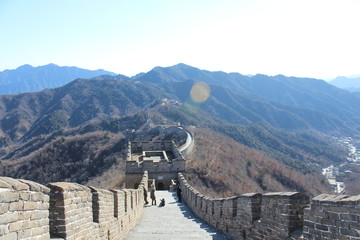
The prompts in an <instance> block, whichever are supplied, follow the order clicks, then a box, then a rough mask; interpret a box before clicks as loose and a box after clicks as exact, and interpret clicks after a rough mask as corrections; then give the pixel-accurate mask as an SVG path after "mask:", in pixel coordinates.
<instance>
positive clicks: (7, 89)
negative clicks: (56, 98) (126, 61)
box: [0, 64, 116, 95]
mask: <svg viewBox="0 0 360 240" xmlns="http://www.w3.org/2000/svg"><path fill="white" fill-rule="evenodd" d="M99 75H116V74H115V73H112V72H108V71H105V70H102V69H99V70H87V69H82V68H78V67H60V66H57V65H55V64H48V65H44V66H39V67H33V66H31V65H28V64H26V65H23V66H20V67H18V68H16V69H12V70H5V71H2V72H0V95H3V94H14V93H22V92H35V91H40V90H43V89H46V88H55V87H60V86H63V85H65V84H67V83H69V82H71V81H73V80H74V79H76V78H92V77H96V76H99Z"/></svg>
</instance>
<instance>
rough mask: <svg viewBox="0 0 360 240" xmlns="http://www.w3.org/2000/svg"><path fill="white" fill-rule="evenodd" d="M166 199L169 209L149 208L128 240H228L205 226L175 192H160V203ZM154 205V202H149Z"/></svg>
mask: <svg viewBox="0 0 360 240" xmlns="http://www.w3.org/2000/svg"><path fill="white" fill-rule="evenodd" d="M161 198H165V202H166V204H165V207H158V206H151V205H145V208H144V214H143V218H142V220H141V222H140V223H139V225H138V226H136V227H135V228H134V229H133V230H132V231H130V232H129V234H128V235H127V236H126V237H125V239H126V240H140V239H141V240H155V239H159V240H160V239H161V240H191V239H198V240H200V239H201V240H206V239H216V240H228V239H230V238H227V237H226V236H225V235H224V234H221V233H219V232H218V231H217V230H216V229H214V228H213V227H211V226H209V225H208V224H206V223H204V222H202V221H201V220H200V219H199V218H197V217H196V216H195V214H194V213H193V212H192V211H191V210H190V208H189V207H188V206H187V205H185V204H183V203H178V202H176V200H177V197H176V193H175V192H170V191H156V200H157V204H159V202H160V199H161ZM149 202H150V204H151V199H150V198H149Z"/></svg>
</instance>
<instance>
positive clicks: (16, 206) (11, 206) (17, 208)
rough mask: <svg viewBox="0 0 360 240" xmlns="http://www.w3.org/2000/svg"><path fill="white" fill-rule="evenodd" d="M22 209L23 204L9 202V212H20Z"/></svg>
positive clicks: (20, 202)
mask: <svg viewBox="0 0 360 240" xmlns="http://www.w3.org/2000/svg"><path fill="white" fill-rule="evenodd" d="M23 209H24V202H22V201H19V202H11V203H10V204H9V211H11V212H13V211H21V210H23Z"/></svg>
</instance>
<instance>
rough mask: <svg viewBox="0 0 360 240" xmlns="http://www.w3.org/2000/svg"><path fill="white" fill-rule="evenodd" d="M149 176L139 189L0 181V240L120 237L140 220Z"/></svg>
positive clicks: (144, 177)
mask: <svg viewBox="0 0 360 240" xmlns="http://www.w3.org/2000/svg"><path fill="white" fill-rule="evenodd" d="M147 182H148V175H147V172H146V173H145V174H144V176H143V178H142V181H141V183H140V185H139V188H138V189H123V190H104V189H97V188H93V187H86V186H82V185H80V184H76V183H65V182H58V183H50V184H49V185H48V186H47V187H45V186H43V185H40V184H38V183H35V182H31V181H26V180H16V179H12V178H7V177H0V239H1V240H3V239H50V238H52V239H53V238H59V239H123V237H124V236H125V235H126V233H127V232H128V231H129V230H130V229H132V228H133V227H134V226H135V225H136V224H137V223H138V222H139V221H140V219H141V216H142V211H143V206H144V196H143V194H144V193H143V189H144V188H147Z"/></svg>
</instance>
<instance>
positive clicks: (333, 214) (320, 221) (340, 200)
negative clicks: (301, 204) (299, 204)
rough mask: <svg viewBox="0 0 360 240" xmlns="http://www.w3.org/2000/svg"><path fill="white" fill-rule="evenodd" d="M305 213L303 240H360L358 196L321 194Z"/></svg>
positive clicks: (359, 203)
mask: <svg viewBox="0 0 360 240" xmlns="http://www.w3.org/2000/svg"><path fill="white" fill-rule="evenodd" d="M305 213H306V214H305V219H304V239H342V240H345V239H346V240H359V239H360V195H357V196H347V195H338V196H336V195H328V194H322V195H319V196H317V197H315V198H314V199H313V200H312V202H311V204H310V206H309V207H308V208H307V209H305Z"/></svg>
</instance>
